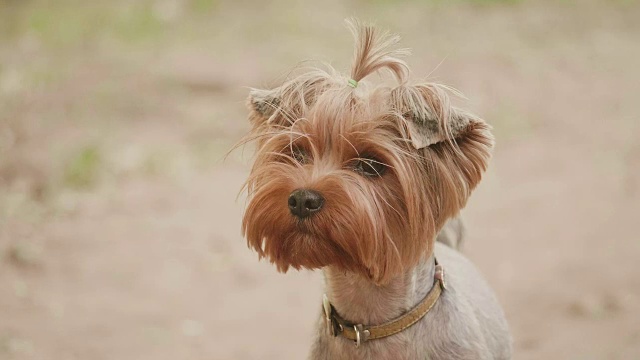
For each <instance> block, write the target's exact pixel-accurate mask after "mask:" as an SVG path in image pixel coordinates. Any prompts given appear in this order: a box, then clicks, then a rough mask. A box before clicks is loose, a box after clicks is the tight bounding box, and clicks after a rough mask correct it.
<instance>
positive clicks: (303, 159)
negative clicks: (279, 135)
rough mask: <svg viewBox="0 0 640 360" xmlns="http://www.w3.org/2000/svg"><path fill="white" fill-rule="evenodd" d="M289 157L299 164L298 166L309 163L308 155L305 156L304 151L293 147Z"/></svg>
mask: <svg viewBox="0 0 640 360" xmlns="http://www.w3.org/2000/svg"><path fill="white" fill-rule="evenodd" d="M291 156H292V157H293V158H294V159H295V160H296V161H297V162H298V163H299V164H302V165H304V164H306V163H308V162H309V155H308V154H307V152H306V151H305V150H304V149H301V148H299V147H295V148H293V150H292V151H291Z"/></svg>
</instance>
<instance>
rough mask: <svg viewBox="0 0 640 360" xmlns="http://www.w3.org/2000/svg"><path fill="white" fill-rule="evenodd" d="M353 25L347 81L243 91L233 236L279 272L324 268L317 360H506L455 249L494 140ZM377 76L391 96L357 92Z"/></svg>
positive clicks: (477, 282)
mask: <svg viewBox="0 0 640 360" xmlns="http://www.w3.org/2000/svg"><path fill="white" fill-rule="evenodd" d="M349 25H350V27H351V30H352V32H353V33H354V36H355V38H356V49H355V59H354V63H353V66H352V69H351V76H350V77H349V78H347V77H344V76H341V75H340V74H338V73H336V72H335V71H334V70H332V69H331V68H329V69H328V70H321V69H313V70H311V71H308V72H305V73H302V74H300V75H297V76H295V77H292V78H290V79H289V80H288V81H286V82H285V83H284V84H283V85H282V86H280V87H278V88H275V89H272V90H257V89H253V90H252V91H251V94H250V96H249V100H248V104H249V109H250V116H249V119H250V122H251V125H252V132H251V133H250V135H249V137H248V139H249V140H255V141H256V143H257V157H256V160H255V163H254V165H253V168H252V170H251V174H250V175H249V178H248V180H247V184H246V186H247V191H248V205H247V208H246V211H245V214H244V218H243V223H242V229H243V235H244V236H246V238H247V242H248V244H249V246H250V247H251V248H253V249H254V250H255V251H257V252H258V254H259V255H260V257H266V258H268V259H269V260H270V261H271V263H273V264H275V265H276V266H277V268H278V270H279V271H281V272H286V271H287V270H288V269H289V268H294V269H302V268H306V269H323V271H324V275H325V281H326V295H325V298H324V299H323V311H322V316H321V319H320V321H319V324H318V328H319V331H318V336H317V339H316V341H315V344H314V346H313V348H312V350H311V356H310V358H311V359H313V360H320V359H327V360H329V359H331V360H335V359H510V358H511V338H510V335H509V331H508V327H507V323H506V320H505V317H504V313H503V311H502V309H501V307H500V306H499V304H498V302H497V301H496V299H495V296H494V295H493V293H492V291H491V290H490V288H489V287H488V285H487V283H486V282H485V280H484V279H483V278H482V277H481V275H480V274H479V273H478V271H477V270H476V269H475V268H474V266H473V265H472V264H471V263H470V262H469V261H468V260H467V259H466V258H464V257H463V256H462V255H461V254H460V253H459V252H458V251H456V250H454V249H453V248H452V247H451V246H453V247H456V246H457V245H456V244H459V241H460V239H461V237H462V236H461V225H460V224H459V220H458V219H457V218H455V217H456V216H457V215H458V213H459V211H460V209H462V208H463V207H464V206H465V204H466V202H467V199H468V197H469V195H470V193H471V191H472V190H473V189H474V188H475V187H476V185H477V184H478V182H479V181H480V179H481V177H482V174H483V172H484V171H485V169H486V167H487V164H488V161H489V158H490V152H491V149H492V147H493V137H492V135H491V133H490V127H489V126H488V125H487V124H486V123H485V122H484V121H483V120H481V119H480V118H478V117H476V116H474V115H471V114H469V113H467V112H465V111H462V110H460V109H458V108H455V107H453V106H451V105H450V102H449V97H448V92H447V88H445V87H444V86H442V85H437V84H432V83H424V84H417V85H411V84H409V83H408V72H409V71H408V68H407V65H406V64H405V62H404V61H402V60H401V59H400V58H401V57H402V56H404V55H406V54H407V53H408V52H407V51H406V50H400V49H393V48H392V47H393V46H394V45H395V44H396V43H397V41H398V40H399V38H398V37H397V36H390V35H388V34H386V33H380V32H378V31H377V30H376V29H374V28H373V27H371V26H364V25H360V24H359V23H358V22H357V21H351V22H349ZM383 69H386V70H389V71H390V72H391V73H392V74H393V75H394V77H395V79H396V80H397V84H395V85H393V86H388V85H382V84H380V85H377V86H374V85H372V84H367V83H363V82H362V79H363V78H365V77H367V76H368V75H371V74H373V73H375V72H377V71H379V70H383ZM450 219H453V222H451V221H450V222H449V225H448V226H449V227H451V228H450V229H449V230H447V231H442V232H441V230H442V229H443V227H444V226H445V224H447V221H448V220H450ZM439 233H440V235H439V236H438V234H439ZM436 236H438V239H439V240H440V242H438V243H436V241H435V239H436ZM442 243H447V244H449V245H450V246H447V245H444V244H442ZM444 269H446V270H447V271H446V276H445V272H444ZM354 344H355V346H354Z"/></svg>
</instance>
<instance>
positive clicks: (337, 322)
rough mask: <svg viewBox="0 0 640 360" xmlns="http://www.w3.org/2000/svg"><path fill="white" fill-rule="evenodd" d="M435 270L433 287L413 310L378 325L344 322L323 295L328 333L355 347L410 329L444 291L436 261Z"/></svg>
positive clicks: (440, 271)
mask: <svg viewBox="0 0 640 360" xmlns="http://www.w3.org/2000/svg"><path fill="white" fill-rule="evenodd" d="M434 260H435V264H436V269H435V273H434V275H433V278H434V279H433V280H434V281H433V287H432V288H431V290H429V293H427V296H425V298H424V299H423V300H422V301H421V302H420V303H419V304H418V305H416V306H415V307H414V308H413V309H411V310H410V311H408V312H407V313H405V314H404V315H401V316H400V317H397V318H395V319H393V320H391V321H388V322H386V323H384V324H380V325H364V324H354V323H351V322H349V321H347V320H344V319H343V318H342V317H340V315H338V312H337V311H336V309H335V308H334V307H333V305H331V302H329V298H328V297H327V295H326V294H325V295H324V296H323V298H322V307H323V309H324V316H325V320H326V321H327V327H328V328H329V333H330V334H331V335H333V336H338V335H342V336H344V337H345V338H347V339H349V340H353V341H354V342H355V344H356V347H359V346H360V344H362V343H364V342H366V341H368V340H374V339H380V338H383V337H387V336H390V335H393V334H397V333H399V332H400V331H402V330H404V329H406V328H408V327H410V326H411V325H413V324H415V323H416V322H418V320H420V319H422V318H423V317H424V316H425V315H427V313H428V312H429V310H431V308H432V307H433V306H434V305H435V304H436V301H438V298H440V295H441V294H442V291H444V290H445V289H446V283H445V281H444V268H443V267H442V265H440V264H438V260H437V259H435V258H434Z"/></svg>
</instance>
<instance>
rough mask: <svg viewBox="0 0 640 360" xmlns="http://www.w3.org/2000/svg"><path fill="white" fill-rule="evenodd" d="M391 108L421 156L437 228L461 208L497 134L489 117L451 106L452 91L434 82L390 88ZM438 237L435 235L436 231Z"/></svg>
mask: <svg viewBox="0 0 640 360" xmlns="http://www.w3.org/2000/svg"><path fill="white" fill-rule="evenodd" d="M390 96H391V97H390V99H391V107H392V112H393V114H395V116H400V117H401V121H402V122H403V124H404V125H405V126H404V127H403V128H404V130H405V133H404V136H405V137H406V138H405V140H407V141H410V142H411V144H412V146H413V147H414V148H415V149H417V152H418V153H419V154H420V155H421V159H422V163H423V170H424V174H425V182H424V185H425V188H424V189H425V192H424V193H425V194H427V196H425V197H424V198H423V199H421V202H423V203H425V204H429V207H430V209H431V211H430V212H429V213H430V214H431V215H430V217H429V218H428V219H421V220H420V221H428V220H429V219H433V220H435V223H434V226H433V227H432V230H434V229H435V231H436V232H437V231H438V230H439V229H440V227H441V226H442V225H444V222H445V221H446V220H447V219H449V218H450V217H452V216H455V215H456V214H457V213H458V212H459V211H460V209H462V208H463V207H464V206H465V204H466V202H467V199H468V198H469V195H470V194H471V192H472V190H473V189H474V188H475V187H476V185H477V184H478V183H479V182H480V179H481V178H482V174H483V173H484V171H485V170H486V168H487V166H488V163H489V159H490V157H491V149H492V147H493V136H492V134H491V131H490V130H491V127H490V126H489V125H488V124H487V123H486V122H484V120H482V119H480V118H478V117H476V116H474V115H472V114H470V113H467V112H465V111H463V110H460V109H457V108H454V107H452V106H451V105H450V102H449V96H448V95H447V89H446V88H444V87H442V86H440V85H435V84H424V85H415V86H407V85H401V86H399V87H397V88H394V89H392V90H391V94H390ZM433 235H434V236H435V234H433Z"/></svg>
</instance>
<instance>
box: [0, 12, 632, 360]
mask: <svg viewBox="0 0 640 360" xmlns="http://www.w3.org/2000/svg"><path fill="white" fill-rule="evenodd" d="M350 16H357V17H359V18H360V19H362V20H372V21H375V22H376V23H377V24H378V25H379V26H381V27H383V28H388V29H390V30H392V31H393V32H397V33H400V34H401V35H402V36H403V45H404V46H407V47H410V48H413V52H414V55H413V56H412V57H411V58H410V59H409V63H410V65H411V66H412V69H413V73H414V78H416V79H420V78H424V77H427V76H429V79H430V80H431V81H438V82H442V83H446V84H448V85H451V86H453V87H455V88H457V89H460V90H461V91H462V92H463V93H464V94H465V95H466V96H467V97H468V99H469V100H461V101H460V103H461V104H462V105H463V106H465V107H466V108H469V109H471V110H473V111H474V112H477V113H479V114H481V115H482V116H483V117H484V118H485V119H487V120H488V121H489V122H490V123H491V124H492V125H493V126H494V131H495V135H496V137H497V147H496V150H495V156H494V158H493V161H492V164H491V167H490V169H489V171H488V173H487V175H486V177H485V180H484V181H483V182H482V183H481V185H480V187H479V188H478V190H477V191H476V192H475V194H474V195H473V196H472V198H471V200H470V202H469V205H468V207H467V209H466V211H465V213H464V214H465V216H466V220H467V225H468V230H469V231H468V239H467V245H466V249H465V252H466V254H467V255H468V256H469V257H470V258H471V259H472V260H473V261H474V262H475V263H476V264H477V265H478V267H479V268H480V270H481V271H482V272H483V273H484V274H485V275H486V277H487V278H488V281H489V283H490V284H491V285H492V286H493V288H494V289H495V291H496V293H497V294H498V297H499V299H500V301H501V302H502V303H503V305H504V307H505V310H506V313H507V316H508V319H509V322H510V325H511V328H512V331H513V334H514V346H515V357H514V358H515V359H581V360H584V359H640V326H639V324H640V271H639V270H638V262H639V261H640V236H639V235H638V233H637V231H638V230H637V229H638V221H639V220H640V215H639V214H640V140H639V139H638V138H639V135H640V115H639V114H640V99H639V98H638V96H639V94H640V68H639V67H638V65H639V64H640V21H638V19H639V18H640V3H639V2H637V1H623V0H611V1H605V0H602V1H595V0H585V1H577V0H575V1H571V0H565V1H551V0H548V1H544V0H543V1H526V0H523V1H515V0H511V1H507V0H502V1H500V0H456V1H445V0H440V1H436V0H433V1H418V0H399V1H392V0H376V1H364V0H349V1H338V0H327V1H316V2H305V3H303V2H290V1H284V0H281V1H249V0H241V1H222V0H157V1H152V0H140V1H133V0H112V1H100V2H98V1H93V2H89V1H73V0H58V1H45V0H0V359H43V360H49V359H55V360H65V359H96V360H99V359H136V360H137V359H154V360H159V359H301V358H305V357H306V355H307V351H308V348H309V346H310V344H311V341H312V338H313V332H314V325H315V321H316V319H317V317H318V316H319V312H320V302H321V293H322V278H321V275H320V274H319V273H318V272H316V273H311V272H300V273H296V272H293V273H289V274H286V275H281V274H278V273H277V272H276V270H275V268H273V267H272V266H270V265H269V264H266V263H265V262H259V261H258V258H257V256H256V254H255V253H253V252H251V251H250V250H248V249H247V247H246V243H245V241H244V240H243V239H242V237H241V235H240V219H241V214H242V209H243V205H244V196H243V195H241V196H239V197H238V198H237V199H236V196H237V194H238V192H239V190H240V188H241V186H242V183H243V181H244V179H245V177H246V176H247V173H248V168H249V165H250V163H251V154H252V148H251V146H248V147H245V148H244V149H242V148H241V149H239V150H236V151H234V152H232V153H231V154H230V155H229V156H228V157H227V158H226V159H225V154H226V152H227V151H228V150H229V149H230V148H231V147H232V146H233V144H234V143H236V142H237V141H238V140H239V139H240V138H241V137H242V136H243V134H245V132H246V131H247V129H248V126H247V121H246V111H245V109H244V99H245V97H246V96H247V93H248V89H247V87H249V86H253V87H260V86H271V85H274V84H277V83H278V82H279V81H282V80H283V79H284V75H286V73H287V72H288V71H289V70H290V69H291V68H292V67H294V66H297V65H298V64H300V62H301V61H302V60H306V59H316V60H321V61H329V62H331V63H332V64H333V65H334V66H335V67H336V68H338V69H344V70H346V69H348V67H349V62H350V59H351V54H352V39H351V37H350V35H349V34H348V32H347V31H346V29H345V27H344V25H343V20H344V19H345V18H347V17H350Z"/></svg>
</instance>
